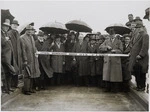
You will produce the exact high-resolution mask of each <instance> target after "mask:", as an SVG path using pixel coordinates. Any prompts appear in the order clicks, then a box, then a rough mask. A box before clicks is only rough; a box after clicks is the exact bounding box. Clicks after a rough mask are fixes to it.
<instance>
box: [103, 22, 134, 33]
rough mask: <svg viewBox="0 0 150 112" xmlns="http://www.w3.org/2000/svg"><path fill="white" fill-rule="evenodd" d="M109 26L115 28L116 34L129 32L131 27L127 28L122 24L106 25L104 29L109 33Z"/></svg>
mask: <svg viewBox="0 0 150 112" xmlns="http://www.w3.org/2000/svg"><path fill="white" fill-rule="evenodd" d="M111 28H113V29H114V30H115V33H116V34H120V35H124V34H129V33H130V32H131V29H129V28H128V27H126V26H124V25H122V24H112V25H110V26H108V27H107V28H106V29H105V30H106V31H107V32H108V33H109V29H111Z"/></svg>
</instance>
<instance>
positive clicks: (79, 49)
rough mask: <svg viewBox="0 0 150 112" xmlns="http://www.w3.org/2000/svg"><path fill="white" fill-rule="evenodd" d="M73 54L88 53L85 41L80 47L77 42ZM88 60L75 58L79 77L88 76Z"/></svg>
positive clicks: (86, 58)
mask: <svg viewBox="0 0 150 112" xmlns="http://www.w3.org/2000/svg"><path fill="white" fill-rule="evenodd" d="M73 52H76V53H88V43H87V42H86V41H83V42H82V44H81V45H80V43H79V42H77V43H76V44H75V45H74V48H73ZM88 59H89V58H88V57H87V56H77V57H76V61H77V66H78V75H79V76H87V75H90V74H89V65H88V61H89V60H88Z"/></svg>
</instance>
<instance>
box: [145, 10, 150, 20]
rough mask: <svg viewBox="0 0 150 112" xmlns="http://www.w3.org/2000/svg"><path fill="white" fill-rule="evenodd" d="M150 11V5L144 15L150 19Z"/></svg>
mask: <svg viewBox="0 0 150 112" xmlns="http://www.w3.org/2000/svg"><path fill="white" fill-rule="evenodd" d="M149 12H150V7H149V8H147V9H146V10H145V16H144V17H143V19H149V16H150V15H149Z"/></svg>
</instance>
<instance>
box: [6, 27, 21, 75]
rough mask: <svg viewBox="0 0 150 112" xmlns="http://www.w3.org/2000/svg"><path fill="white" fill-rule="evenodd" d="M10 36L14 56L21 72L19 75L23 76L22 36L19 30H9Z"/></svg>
mask: <svg viewBox="0 0 150 112" xmlns="http://www.w3.org/2000/svg"><path fill="white" fill-rule="evenodd" d="M8 35H9V37H10V40H11V43H12V46H13V51H14V53H13V55H14V59H15V61H16V64H17V66H18V68H19V71H18V73H17V75H18V74H21V73H22V59H21V57H22V56H21V47H20V34H19V32H18V31H17V30H13V29H11V30H9V32H8Z"/></svg>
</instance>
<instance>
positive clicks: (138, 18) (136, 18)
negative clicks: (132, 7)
mask: <svg viewBox="0 0 150 112" xmlns="http://www.w3.org/2000/svg"><path fill="white" fill-rule="evenodd" d="M137 20H139V21H142V19H141V18H140V17H139V16H137V17H135V19H134V21H137Z"/></svg>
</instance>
